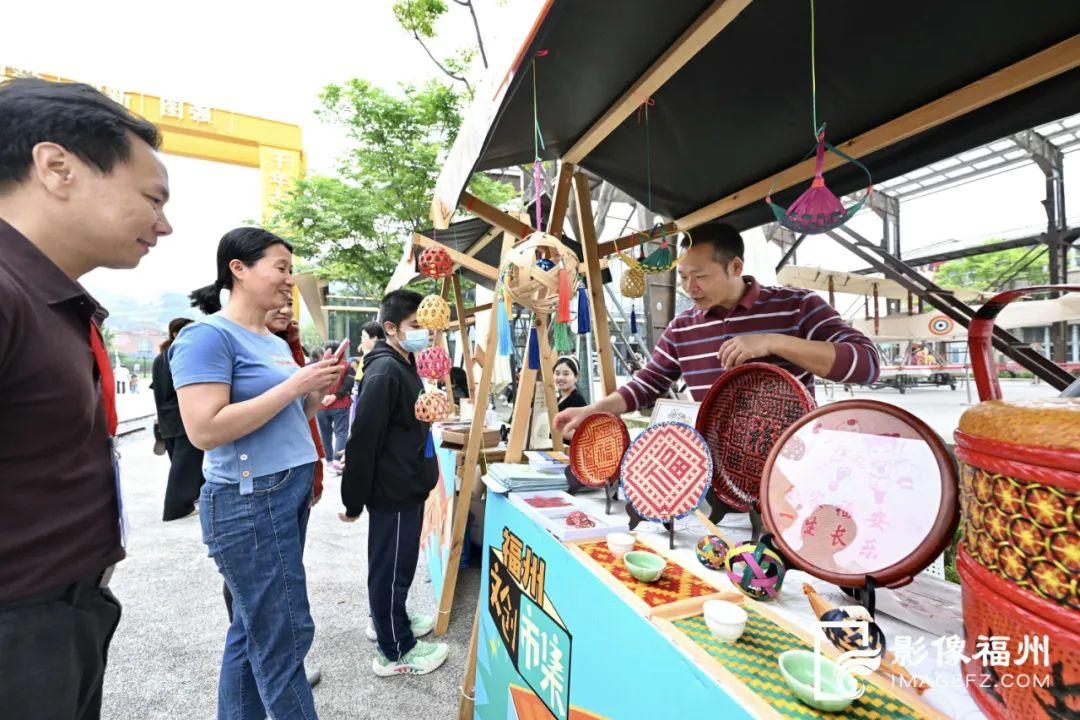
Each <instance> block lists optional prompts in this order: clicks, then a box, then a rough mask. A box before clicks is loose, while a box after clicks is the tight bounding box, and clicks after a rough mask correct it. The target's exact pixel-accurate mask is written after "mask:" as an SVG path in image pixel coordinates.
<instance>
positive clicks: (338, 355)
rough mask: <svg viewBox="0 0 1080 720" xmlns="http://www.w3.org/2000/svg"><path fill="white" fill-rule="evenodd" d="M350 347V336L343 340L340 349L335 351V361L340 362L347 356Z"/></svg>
mask: <svg viewBox="0 0 1080 720" xmlns="http://www.w3.org/2000/svg"><path fill="white" fill-rule="evenodd" d="M348 349H349V338H345V339H344V340H342V341H341V344H340V345H338V349H337V350H335V351H334V355H333V358H334V362H337V363H340V362H341V361H342V360H343V359H344V358H345V353H346V352H347V351H348Z"/></svg>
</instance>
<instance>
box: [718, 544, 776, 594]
mask: <svg viewBox="0 0 1080 720" xmlns="http://www.w3.org/2000/svg"><path fill="white" fill-rule="evenodd" d="M724 564H725V566H726V567H727V574H728V579H729V580H731V582H733V583H734V584H735V586H736V587H737V588H739V589H740V590H742V591H743V592H744V593H746V594H747V595H749V596H750V597H752V598H754V599H755V600H772V599H773V598H776V597H778V596H779V595H780V588H781V586H782V585H783V584H784V572H785V568H784V561H783V560H781V559H780V556H779V555H777V554H776V553H775V552H773V551H772V550H770V549H769V548H767V547H765V545H763V544H762V543H747V544H746V545H740V546H738V547H736V548H732V549H731V550H730V551H729V552H728V554H727V558H726V560H725V561H724Z"/></svg>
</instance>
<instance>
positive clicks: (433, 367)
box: [416, 347, 450, 380]
mask: <svg viewBox="0 0 1080 720" xmlns="http://www.w3.org/2000/svg"><path fill="white" fill-rule="evenodd" d="M416 372H417V373H419V374H420V377H422V378H424V379H425V380H440V379H442V378H444V377H446V376H447V375H448V374H449V373H450V356H449V355H448V354H447V352H446V350H445V349H444V348H442V347H429V348H424V349H423V350H421V351H420V352H419V354H417V356H416Z"/></svg>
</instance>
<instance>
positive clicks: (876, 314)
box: [874, 283, 881, 335]
mask: <svg viewBox="0 0 1080 720" xmlns="http://www.w3.org/2000/svg"><path fill="white" fill-rule="evenodd" d="M880 315H881V313H880V311H879V310H878V293H877V283H874V335H880V334H881V330H880V328H879V327H878V322H879V319H880Z"/></svg>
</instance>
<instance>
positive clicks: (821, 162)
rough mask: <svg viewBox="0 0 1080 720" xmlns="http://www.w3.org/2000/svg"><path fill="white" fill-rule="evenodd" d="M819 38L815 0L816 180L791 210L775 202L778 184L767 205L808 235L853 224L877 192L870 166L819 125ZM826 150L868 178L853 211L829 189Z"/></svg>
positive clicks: (812, 54) (781, 219)
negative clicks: (841, 147)
mask: <svg viewBox="0 0 1080 720" xmlns="http://www.w3.org/2000/svg"><path fill="white" fill-rule="evenodd" d="M815 34H816V33H815V29H814V0H810V97H811V103H812V106H813V123H814V124H813V127H812V128H811V129H812V130H813V132H814V138H815V141H816V143H815V146H814V149H812V150H811V151H810V152H809V153H807V154H806V157H810V155H815V156H816V160H815V164H814V179H813V181H812V182H811V183H810V187H809V188H807V189H806V190H805V191H804V192H803V194H802V195H800V196H799V197H798V198H797V199H796V200H795V202H793V203H792V204H791V206H790V207H789V208H788V209H787V210H785V209H784V208H782V207H780V206H779V205H777V204H776V203H774V202H773V201H772V191H773V189H775V188H776V183H775V182H774V183H773V186H772V188H769V194H768V195H766V196H765V202H766V203H768V205H769V207H770V208H772V211H773V215H774V216H775V217H776V222H778V223H780V224H781V225H783V226H784V227H786V228H788V229H789V230H792V231H794V232H797V233H805V234H807V235H816V234H819V233H823V232H828V231H829V230H833V229H835V228H838V227H840V226H841V225H843V224H844V223H846V222H847V221H848V220H850V219H851V218H852V216H853V215H855V213H857V212H859V209H860V208H862V206H863V203H865V202H866V200H867V198H869V197H870V193H872V192H873V191H874V180H873V178H872V177H870V171H869V170H868V169H867V168H866V166H865V165H863V164H862V163H861V162H859V161H858V160H856V159H855V158H853V157H851V156H850V155H847V154H845V153H843V152H841V151H840V150H838V149H836V147H835V146H833V145H832V144H831V143H830V142H828V141H827V140H826V139H825V124H824V123H822V124H821V125H818V121H817V62H816V57H815V56H816V48H815ZM826 149H828V150H829V152H831V153H833V154H834V155H838V156H839V157H841V158H843V159H844V160H847V161H848V162H850V163H851V164H852V165H855V166H856V167H858V168H859V169H860V170H862V171H863V172H864V173H865V174H866V192H865V193H863V196H862V197H861V198H859V200H858V201H857V202H856V203H855V204H854V205H852V206H851V207H849V208H845V207H844V205H843V203H841V202H840V199H839V198H837V197H836V195H835V194H833V191H832V190H830V189H829V188H828V187H827V186H826V185H825V177H824V176H823V172H824V166H825V150H826ZM803 159H805V158H803Z"/></svg>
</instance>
